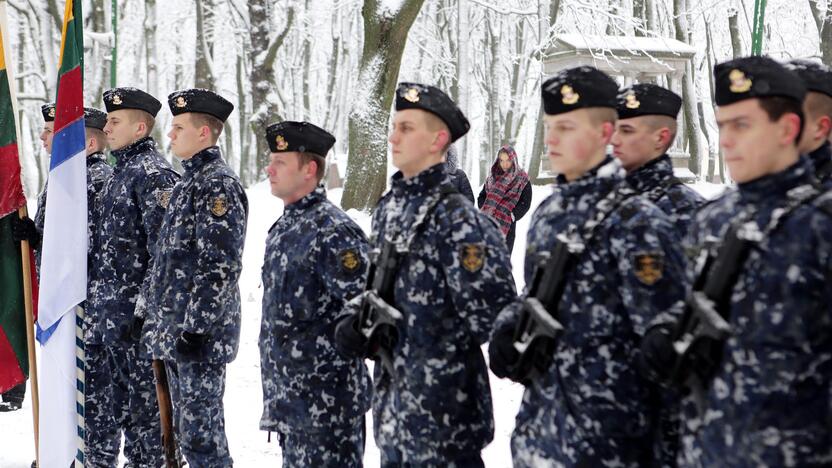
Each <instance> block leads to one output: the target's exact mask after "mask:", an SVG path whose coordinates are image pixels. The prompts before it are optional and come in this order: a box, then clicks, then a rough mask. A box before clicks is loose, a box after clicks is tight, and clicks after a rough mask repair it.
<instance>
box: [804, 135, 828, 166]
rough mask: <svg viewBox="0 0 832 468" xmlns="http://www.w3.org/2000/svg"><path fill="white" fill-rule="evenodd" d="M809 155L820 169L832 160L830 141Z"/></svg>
mask: <svg viewBox="0 0 832 468" xmlns="http://www.w3.org/2000/svg"><path fill="white" fill-rule="evenodd" d="M808 156H809V159H810V160H811V161H812V164H814V166H815V169H820V168H821V167H823V166H825V165H827V164H829V163H830V162H832V147H830V144H829V142H828V141H827V142H824V143H823V145H821V146H820V148H818V149H816V150H814V151H812V152H811V153H809V155H808Z"/></svg>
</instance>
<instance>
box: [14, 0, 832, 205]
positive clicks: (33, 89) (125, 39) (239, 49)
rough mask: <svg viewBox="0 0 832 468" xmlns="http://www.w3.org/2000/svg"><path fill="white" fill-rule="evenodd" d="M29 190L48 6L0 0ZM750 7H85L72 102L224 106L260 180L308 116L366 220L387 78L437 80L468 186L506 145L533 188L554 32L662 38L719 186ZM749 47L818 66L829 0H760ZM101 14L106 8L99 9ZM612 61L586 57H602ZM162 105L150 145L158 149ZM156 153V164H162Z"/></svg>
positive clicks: (379, 156) (51, 77) (599, 0)
mask: <svg viewBox="0 0 832 468" xmlns="http://www.w3.org/2000/svg"><path fill="white" fill-rule="evenodd" d="M7 2H8V5H9V7H10V8H9V22H10V32H11V34H10V37H9V40H10V41H11V43H12V51H13V59H14V64H15V73H16V76H15V79H16V85H17V91H18V100H19V102H20V119H19V121H20V124H21V133H22V141H21V144H20V147H21V152H22V160H23V168H24V183H25V185H26V191H27V196H30V197H31V196H34V195H36V194H37V193H38V192H39V191H40V189H41V187H42V186H43V183H44V182H45V178H46V173H47V171H48V155H46V154H45V151H44V150H43V148H42V146H41V143H40V141H39V139H38V135H39V134H40V131H41V127H42V122H43V121H42V117H41V115H40V106H41V105H42V104H44V103H46V102H50V101H53V100H54V96H55V95H56V89H55V86H56V72H57V64H58V53H59V50H60V39H61V38H60V35H61V23H62V16H63V6H64V5H63V2H62V1H59V0H7ZM758 2H760V0H757V1H756V2H755V0H702V1H694V0H314V1H312V0H248V1H242V0H177V1H157V0H116V1H115V2H113V1H111V0H85V1H84V4H83V8H84V31H85V53H84V59H85V62H84V70H85V72H84V78H85V79H84V93H85V103H86V105H91V106H95V107H99V108H103V103H102V101H101V94H102V92H103V91H104V90H105V89H107V88H109V87H111V85H112V83H115V84H116V85H117V86H135V87H139V88H142V89H145V90H147V91H148V92H150V93H151V94H153V95H155V96H156V97H157V98H159V100H160V101H162V102H164V103H166V97H167V95H168V94H169V93H170V92H172V91H174V90H177V89H181V88H188V87H202V88H210V89H213V90H215V91H217V92H219V93H220V94H222V95H223V96H225V97H226V98H228V99H229V100H230V101H231V102H233V103H234V105H235V108H236V110H235V112H234V113H233V114H232V115H231V117H230V118H229V120H228V122H226V127H225V130H224V132H223V135H222V136H221V139H220V142H219V145H220V146H221V148H222V149H223V151H224V153H225V155H226V158H227V159H228V161H229V163H230V164H231V166H232V167H233V168H234V169H235V170H237V172H238V173H239V174H240V177H241V178H242V180H243V183H244V184H245V185H246V186H250V185H251V184H254V183H256V182H258V181H260V180H263V179H264V178H265V173H264V170H265V167H266V165H267V164H268V147H267V145H266V142H265V140H264V138H263V134H264V133H265V132H264V129H265V127H266V126H267V125H268V124H269V123H273V122H277V121H280V120H308V121H310V122H313V123H316V124H318V125H320V126H322V127H324V128H326V129H329V130H330V131H332V132H333V133H334V134H335V136H336V138H337V140H338V141H337V143H336V146H335V151H334V158H335V159H336V160H337V161H338V162H339V165H338V166H339V167H340V168H341V173H340V176H341V177H343V178H344V179H345V180H344V183H345V186H344V194H343V197H342V205H343V207H344V208H345V209H348V208H358V209H365V210H366V209H369V208H371V207H372V206H373V205H374V204H375V201H376V200H377V199H378V197H379V196H380V195H381V193H382V192H383V191H384V189H385V187H386V184H387V178H388V176H389V171H388V170H389V167H388V158H387V141H386V138H387V130H388V126H389V117H390V111H391V106H392V103H393V91H394V89H395V85H396V83H397V82H398V81H404V80H407V81H417V82H423V83H429V84H435V85H437V86H439V87H440V88H443V89H445V90H446V91H448V92H449V94H450V95H451V97H453V98H454V99H455V100H456V101H457V102H458V103H459V104H460V107H461V108H462V109H463V111H464V112H465V113H466V115H467V116H468V118H469V120H470V121H471V124H472V128H471V131H470V132H469V134H468V135H467V136H466V137H465V138H463V139H462V140H460V142H458V143H457V146H458V150H459V154H460V165H461V167H462V168H463V169H464V170H465V171H466V172H467V173H468V175H469V177H470V178H471V183H472V185H474V186H477V185H479V184H481V183H482V180H483V179H484V176H485V174H486V172H487V170H488V167H490V165H491V162H492V161H493V159H494V157H495V155H496V152H497V150H498V149H499V147H500V146H501V145H503V144H510V145H512V146H514V147H515V148H516V149H517V152H518V155H519V157H520V161H521V164H523V166H524V167H525V168H527V169H528V170H529V172H530V175H531V176H532V178H537V176H538V169H539V167H540V155H541V154H542V153H543V143H542V126H541V125H540V123H539V122H540V118H541V107H540V99H539V86H540V83H541V82H542V80H545V78H546V77H545V76H544V74H543V66H542V64H543V62H544V61H545V59H546V54H547V50H548V49H549V48H550V46H551V45H552V43H553V41H554V39H555V38H556V37H558V35H560V34H567V33H578V34H582V35H587V36H591V35H607V36H623V37H629V36H641V37H666V38H674V39H677V40H680V41H683V42H685V43H687V44H690V45H692V46H693V47H694V48H695V49H696V55H695V56H694V58H693V60H692V62H691V63H690V64H689V65H688V67H687V73H686V77H685V80H684V86H683V89H682V90H683V94H684V98H685V100H686V106H685V108H684V116H685V119H684V120H685V127H686V128H685V129H684V130H685V134H686V135H687V137H686V138H685V139H684V140H683V141H682V145H683V149H685V150H686V151H687V152H688V153H689V154H690V155H691V159H690V165H691V167H690V169H691V170H692V172H693V173H695V174H697V177H698V178H699V179H700V180H709V181H712V180H719V177H720V175H721V174H722V169H721V168H722V164H721V162H720V159H719V154H718V133H717V129H716V126H715V123H714V119H713V109H712V106H711V103H712V101H713V98H712V96H713V81H712V76H711V69H712V67H713V65H714V64H715V63H718V62H720V61H723V60H726V59H729V58H731V57H736V56H742V55H748V54H749V53H750V52H751V46H752V37H753V34H752V30H753V23H754V13H755V4H756V3H758ZM762 3H764V4H766V9H765V20H764V23H763V27H762V29H761V40H762V52H763V53H765V54H769V55H772V56H774V57H776V58H781V59H789V58H797V57H803V58H816V59H818V60H822V61H823V62H824V63H826V64H830V63H832V17H831V16H830V13H832V11H830V9H832V8H830V3H832V1H830V0H768V1H763V2H762ZM114 12H115V14H114ZM609 53H610V51H609V50H605V49H603V48H599V49H598V50H593V54H594V55H597V56H599V57H603V56H604V55H605V54H609ZM170 119H171V116H170V114H169V112H168V111H167V106H166V105H165V107H163V110H162V111H160V113H159V116H158V118H157V125H156V128H155V130H154V136H155V137H156V139H157V141H158V142H159V143H160V147H161V148H162V149H163V150H166V149H167V143H168V142H167V137H166V133H167V131H168V129H169V125H170ZM168 157H171V156H170V154H169V153H168Z"/></svg>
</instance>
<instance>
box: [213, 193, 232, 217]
mask: <svg viewBox="0 0 832 468" xmlns="http://www.w3.org/2000/svg"><path fill="white" fill-rule="evenodd" d="M226 213H228V202H227V201H225V195H218V196H216V197H214V198H213V199H211V214H212V215H214V216H217V217H219V216H225V214H226Z"/></svg>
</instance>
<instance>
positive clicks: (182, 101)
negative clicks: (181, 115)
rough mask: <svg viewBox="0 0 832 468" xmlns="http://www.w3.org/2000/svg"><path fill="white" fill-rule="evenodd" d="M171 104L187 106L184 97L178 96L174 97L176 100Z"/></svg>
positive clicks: (180, 106)
mask: <svg viewBox="0 0 832 468" xmlns="http://www.w3.org/2000/svg"><path fill="white" fill-rule="evenodd" d="M173 105H174V106H176V107H179V108H182V107H185V106H187V105H188V102H187V101H185V98H184V97H182V96H179V97H177V98H176V101H175V102H174V103H173Z"/></svg>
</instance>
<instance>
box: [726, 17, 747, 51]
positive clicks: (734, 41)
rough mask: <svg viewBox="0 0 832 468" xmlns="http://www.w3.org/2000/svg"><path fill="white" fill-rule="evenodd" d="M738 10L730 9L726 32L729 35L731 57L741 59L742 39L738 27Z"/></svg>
mask: <svg viewBox="0 0 832 468" xmlns="http://www.w3.org/2000/svg"><path fill="white" fill-rule="evenodd" d="M739 16H740V15H739V10H738V9H736V8H733V9H730V10H729V13H728V32H729V33H730V35H731V50H732V51H733V54H734V55H733V57H734V58H737V57H742V56H743V52H742V39H741V37H740V36H741V33H740V26H739Z"/></svg>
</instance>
